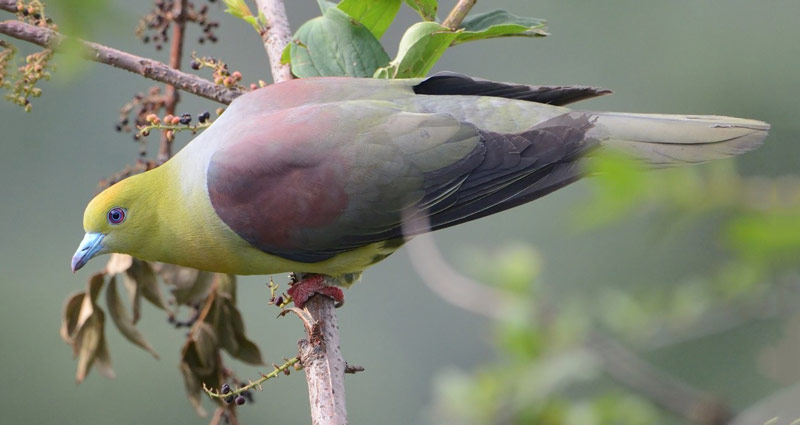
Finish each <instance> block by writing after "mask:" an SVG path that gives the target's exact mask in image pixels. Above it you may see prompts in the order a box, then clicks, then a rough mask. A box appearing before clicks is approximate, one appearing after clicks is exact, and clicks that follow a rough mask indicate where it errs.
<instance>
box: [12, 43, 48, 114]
mask: <svg viewBox="0 0 800 425" xmlns="http://www.w3.org/2000/svg"><path fill="white" fill-rule="evenodd" d="M4 52H5V50H4ZM0 56H2V54H1V53H0ZM10 56H13V53H12V54H10ZM52 58H53V51H52V50H51V49H44V50H42V51H41V52H36V53H31V54H30V55H28V56H26V57H25V64H24V65H22V66H20V67H19V68H18V69H17V75H15V79H14V81H13V83H12V82H10V81H3V82H2V84H3V87H5V88H7V89H8V90H9V92H8V93H7V94H6V96H5V98H6V100H9V101H11V102H13V103H16V104H17V105H19V106H22V107H23V108H25V112H30V111H31V109H33V105H31V103H30V98H31V97H39V96H41V95H42V89H40V88H38V87H36V83H38V82H39V80H49V79H50V72H51V71H54V70H55V66H54V65H53V64H52V63H51V62H50V60H51V59H52ZM0 62H2V59H0ZM0 65H2V63H0ZM3 80H4V79H3Z"/></svg>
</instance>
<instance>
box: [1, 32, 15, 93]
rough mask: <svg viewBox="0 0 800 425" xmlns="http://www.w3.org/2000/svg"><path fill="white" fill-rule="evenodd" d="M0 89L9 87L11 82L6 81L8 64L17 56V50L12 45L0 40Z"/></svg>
mask: <svg viewBox="0 0 800 425" xmlns="http://www.w3.org/2000/svg"><path fill="white" fill-rule="evenodd" d="M0 48H2V50H0V88H4V89H7V88H9V87H11V82H9V81H8V80H7V79H6V75H7V73H8V64H9V63H11V61H12V60H13V59H14V56H15V55H16V54H17V48H16V47H14V45H13V44H11V43H8V42H6V41H3V40H0Z"/></svg>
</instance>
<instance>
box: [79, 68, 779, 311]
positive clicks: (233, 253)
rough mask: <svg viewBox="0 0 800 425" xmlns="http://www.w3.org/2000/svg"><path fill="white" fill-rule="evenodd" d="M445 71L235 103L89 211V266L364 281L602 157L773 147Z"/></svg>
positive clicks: (282, 87) (741, 126) (750, 128)
mask: <svg viewBox="0 0 800 425" xmlns="http://www.w3.org/2000/svg"><path fill="white" fill-rule="evenodd" d="M607 93H609V91H607V90H601V89H596V88H592V87H540V86H539V87H537V86H526V85H518V84H507V83H497V82H492V81H486V80H479V79H473V78H470V77H466V76H463V75H458V74H452V73H443V74H437V75H434V76H432V77H429V78H427V79H413V80H411V79H409V80H381V79H355V78H309V79H300V80H292V81H288V82H283V83H279V84H273V85H271V86H268V87H266V88H262V89H259V90H255V91H253V92H252V93H249V94H246V95H243V96H241V97H239V98H238V99H237V100H236V101H234V102H233V103H232V104H231V105H230V107H229V108H228V109H227V111H226V112H225V113H224V114H222V115H221V116H220V117H219V119H217V121H216V122H214V124H213V125H211V126H210V127H209V128H208V129H207V130H205V131H204V132H203V133H202V134H200V135H199V136H198V137H197V138H195V140H194V141H192V142H191V143H190V144H189V145H187V146H186V147H185V148H184V149H183V150H181V151H180V152H179V153H178V154H177V155H175V156H174V157H173V158H172V159H170V160H169V161H167V162H166V163H165V164H163V165H161V166H160V167H158V168H155V169H153V170H150V171H147V172H145V173H143V174H139V175H136V176H133V177H130V178H127V179H125V180H123V181H121V182H119V183H117V184H115V185H113V186H111V187H109V188H108V189H106V190H105V191H103V192H102V193H100V194H99V195H97V196H96V197H95V198H94V199H93V200H92V201H91V202H90V203H89V206H88V207H87V208H86V212H85V214H84V219H83V226H84V229H85V230H86V236H85V237H84V239H83V241H82V242H81V244H80V247H79V248H78V251H77V252H76V253H75V256H74V257H73V258H72V269H73V271H74V270H77V269H79V268H81V267H82V266H83V265H85V264H86V262H87V261H89V259H91V258H92V257H94V256H97V255H99V254H104V253H110V252H120V253H126V254H130V255H133V256H134V257H138V258H141V259H143V260H152V261H161V262H166V263H173V264H179V265H183V266H188V267H193V268H197V269H201V270H208V271H215V272H224V273H233V274H241V275H248V274H272V273H283V272H302V273H304V274H305V275H307V276H313V277H315V278H312V279H309V282H310V283H308V284H307V287H308V288H307V289H308V290H303V291H297V290H295V292H294V293H293V296H294V298H295V304H297V305H298V306H300V307H302V304H303V303H304V302H305V300H306V299H307V298H308V296H310V295H311V294H313V293H314V292H315V291H317V292H321V293H325V294H328V295H331V296H334V297H335V298H341V291H340V290H339V289H338V288H323V287H322V285H321V283H320V282H321V279H319V275H329V276H333V277H338V278H341V279H342V280H343V281H346V282H351V281H353V278H354V277H356V276H359V275H360V273H361V272H362V271H363V270H364V269H366V268H367V267H369V266H371V265H373V264H375V263H377V262H379V261H381V260H383V259H384V258H386V257H387V256H389V255H390V254H391V253H392V252H394V251H395V250H397V249H398V248H399V247H400V246H401V245H403V243H404V241H405V239H404V234H403V223H404V220H407V219H408V218H409V217H413V216H420V215H424V216H426V217H427V219H428V221H429V226H430V227H429V230H437V229H443V228H446V227H450V226H453V225H456V224H461V223H464V222H467V221H471V220H475V219H477V218H481V217H484V216H487V215H490V214H494V213H497V212H500V211H504V210H506V209H509V208H513V207H516V206H518V205H521V204H524V203H527V202H530V201H532V200H534V199H537V198H539V197H541V196H544V195H546V194H548V193H550V192H552V191H554V190H556V189H559V188H561V187H564V186H566V185H567V184H570V183H572V182H574V181H576V180H578V179H579V178H581V177H582V170H581V165H582V158H584V157H585V156H586V155H587V154H589V153H590V152H592V151H594V150H595V149H597V148H616V149H621V150H624V151H627V152H629V153H631V154H633V155H634V156H635V157H637V158H640V159H641V160H643V161H646V162H648V163H651V164H654V165H656V166H662V165H672V164H681V163H697V162H703V161H708V160H712V159H716V158H723V157H728V156H732V155H736V154H740V153H743V152H746V151H749V150H751V149H754V148H756V147H758V146H759V145H761V144H762V143H763V141H764V138H765V137H766V135H767V131H768V129H769V125H768V124H766V123H764V122H761V121H755V120H746V119H739V118H729V117H719V116H681V115H654V114H627V113H615V112H589V111H579V110H570V109H567V108H564V107H563V105H566V104H569V103H572V102H575V101H578V100H582V99H587V98H590V97H595V96H600V95H603V94H607Z"/></svg>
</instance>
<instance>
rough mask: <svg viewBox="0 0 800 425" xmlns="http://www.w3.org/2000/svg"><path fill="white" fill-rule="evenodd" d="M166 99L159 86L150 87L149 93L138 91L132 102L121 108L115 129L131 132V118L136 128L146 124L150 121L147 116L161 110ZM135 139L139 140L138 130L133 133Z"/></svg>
mask: <svg viewBox="0 0 800 425" xmlns="http://www.w3.org/2000/svg"><path fill="white" fill-rule="evenodd" d="M165 101H166V99H165V98H164V95H163V94H162V93H161V88H160V87H158V86H153V87H150V89H149V90H148V92H147V94H144V93H137V94H136V95H134V96H133V99H131V101H130V102H128V103H126V104H125V105H124V106H123V107H122V109H120V111H119V119H118V120H117V123H116V124H115V125H114V129H115V130H116V131H119V132H125V133H130V132H131V130H132V128H131V126H130V122H131V119H132V120H133V124H134V126H136V128H139V127H142V126H146V125H147V123H148V121H147V117H148V116H150V115H151V114H154V113H156V112H158V111H159V110H161V108H163V107H164V104H165ZM133 139H134V140H136V141H138V140H139V133H138V132H136V133H134V134H133ZM143 149H144V147H143ZM142 154H144V150H142Z"/></svg>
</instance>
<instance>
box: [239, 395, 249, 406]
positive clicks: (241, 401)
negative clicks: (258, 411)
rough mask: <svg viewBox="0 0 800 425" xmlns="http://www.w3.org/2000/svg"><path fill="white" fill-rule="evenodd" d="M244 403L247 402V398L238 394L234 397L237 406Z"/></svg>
mask: <svg viewBox="0 0 800 425" xmlns="http://www.w3.org/2000/svg"><path fill="white" fill-rule="evenodd" d="M245 403H247V400H246V399H245V398H244V397H243V396H241V395H239V396H238V397H236V405H237V406H241V405H243V404H245Z"/></svg>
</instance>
